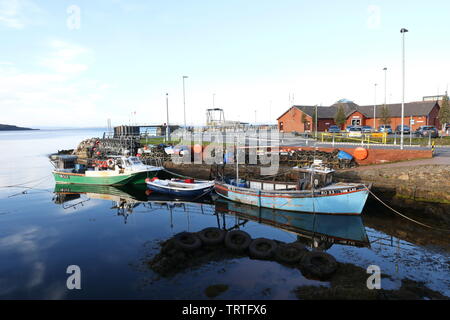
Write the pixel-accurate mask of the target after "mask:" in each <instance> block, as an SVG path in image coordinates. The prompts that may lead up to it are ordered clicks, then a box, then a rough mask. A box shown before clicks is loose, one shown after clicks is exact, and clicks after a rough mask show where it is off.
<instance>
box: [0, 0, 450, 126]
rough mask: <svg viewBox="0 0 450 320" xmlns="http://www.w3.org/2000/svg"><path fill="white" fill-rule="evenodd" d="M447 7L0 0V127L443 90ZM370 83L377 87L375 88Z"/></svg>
mask: <svg viewBox="0 0 450 320" xmlns="http://www.w3.org/2000/svg"><path fill="white" fill-rule="evenodd" d="M449 18H450V1H447V0H444V1H433V0H429V1H423V0H418V1H416V0H409V1H402V0H397V1H392V0H389V1H381V0H380V1H375V0H374V1H364V0H346V1H331V0H328V1H324V0H316V1H312V0H308V1H302V0H292V1H291V0H278V1H273V0H271V1H265V0H257V1H256V0H227V1H211V0H210V1H195V0H192V1H181V0H179V1H172V0H166V1H149V0H70V1H66V0H40V1H38V0H0V39H1V41H0V110H1V112H0V123H3V124H15V125H20V126H28V127H37V128H39V127H48V126H52V127H93V126H106V123H107V119H111V122H112V124H113V126H114V125H121V124H130V123H138V124H162V123H165V122H166V93H168V102H169V103H168V104H169V123H171V124H172V123H176V124H183V122H184V116H183V114H184V113H183V110H184V109H183V78H182V77H183V76H188V78H187V79H185V101H186V122H187V124H188V125H202V124H205V121H206V109H207V108H211V107H213V96H214V107H216V108H223V109H224V112H225V118H226V119H227V120H240V121H244V122H257V123H268V122H269V123H275V122H276V118H277V117H278V116H280V115H281V114H282V113H283V112H284V111H286V110H287V109H288V108H289V107H290V105H292V104H300V105H316V104H318V105H323V106H326V105H331V104H333V103H334V102H336V101H338V100H339V99H342V98H346V99H349V100H352V101H354V102H355V103H357V104H359V105H373V104H374V103H377V104H381V103H384V99H385V90H384V88H385V72H384V71H383V68H384V67H386V68H387V72H386V79H387V81H386V100H387V103H399V102H401V99H402V91H401V88H402V34H401V33H400V29H401V28H407V29H408V30H409V32H408V33H406V34H405V56H406V64H405V66H406V68H405V75H406V77H405V79H406V80H405V86H406V89H405V101H406V102H409V101H419V100H422V97H423V96H428V95H437V94H443V93H444V92H445V90H446V89H447V87H448V83H449V82H450V77H449V75H450V61H449V57H450V41H449V40H448V39H449V35H450V22H449V21H450V19H449ZM375 84H376V85H375Z"/></svg>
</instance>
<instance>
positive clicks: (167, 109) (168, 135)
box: [166, 93, 170, 141]
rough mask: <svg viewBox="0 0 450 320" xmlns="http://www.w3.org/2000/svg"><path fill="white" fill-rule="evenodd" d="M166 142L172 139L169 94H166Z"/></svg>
mask: <svg viewBox="0 0 450 320" xmlns="http://www.w3.org/2000/svg"><path fill="white" fill-rule="evenodd" d="M166 116H167V119H166V125H167V126H166V141H169V138H170V126H169V94H168V93H166Z"/></svg>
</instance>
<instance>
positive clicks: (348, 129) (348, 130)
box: [345, 126, 354, 132]
mask: <svg viewBox="0 0 450 320" xmlns="http://www.w3.org/2000/svg"><path fill="white" fill-rule="evenodd" d="M353 127H354V126H347V128H345V131H347V132H350V129H351V128H353Z"/></svg>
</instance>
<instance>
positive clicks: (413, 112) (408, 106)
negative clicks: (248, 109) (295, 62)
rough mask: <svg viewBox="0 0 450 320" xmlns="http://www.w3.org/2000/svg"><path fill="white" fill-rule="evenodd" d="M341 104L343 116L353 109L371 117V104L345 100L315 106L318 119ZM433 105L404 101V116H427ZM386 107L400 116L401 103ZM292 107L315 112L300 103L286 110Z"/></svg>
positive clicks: (331, 113) (330, 115) (331, 115)
mask: <svg viewBox="0 0 450 320" xmlns="http://www.w3.org/2000/svg"><path fill="white" fill-rule="evenodd" d="M340 105H341V106H342V107H343V108H344V113H345V116H346V117H348V116H349V115H351V114H352V113H353V112H355V111H359V112H360V113H362V114H363V115H364V116H365V117H366V118H373V105H371V106H359V105H357V104H356V103H354V102H351V101H347V102H336V103H335V104H333V105H331V106H329V107H322V106H320V107H319V106H318V107H317V115H318V118H319V119H333V118H334V116H335V114H336V112H337V108H338V107H339V106H340ZM435 105H440V102H439V101H417V102H408V103H405V109H404V111H405V114H404V115H405V117H410V116H428V115H429V114H430V112H431V110H432V109H433V108H434V106H435ZM382 106H383V105H382V104H379V105H377V106H376V117H377V118H379V117H381V110H382ZM386 107H387V108H388V109H389V116H390V117H401V110H402V109H401V108H402V104H401V103H393V104H387V105H386ZM292 108H297V109H298V110H300V111H302V112H303V113H305V114H307V115H308V116H310V117H312V116H313V115H314V112H315V108H316V107H315V106H301V105H294V106H292V107H291V108H289V109H288V110H287V111H286V112H288V111H289V110H291V109H292ZM286 112H284V113H283V114H282V115H281V116H279V117H278V118H277V120H278V119H280V118H281V117H282V116H284V115H285V114H286Z"/></svg>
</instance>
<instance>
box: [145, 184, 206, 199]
mask: <svg viewBox="0 0 450 320" xmlns="http://www.w3.org/2000/svg"><path fill="white" fill-rule="evenodd" d="M147 188H148V189H150V190H152V191H153V192H157V193H161V194H166V195H169V196H172V197H182V198H194V197H200V196H202V195H206V194H207V193H209V192H210V191H211V190H212V189H213V188H214V185H212V186H209V187H206V188H202V189H195V190H179V189H172V188H168V187H164V186H158V185H156V184H154V183H147Z"/></svg>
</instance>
